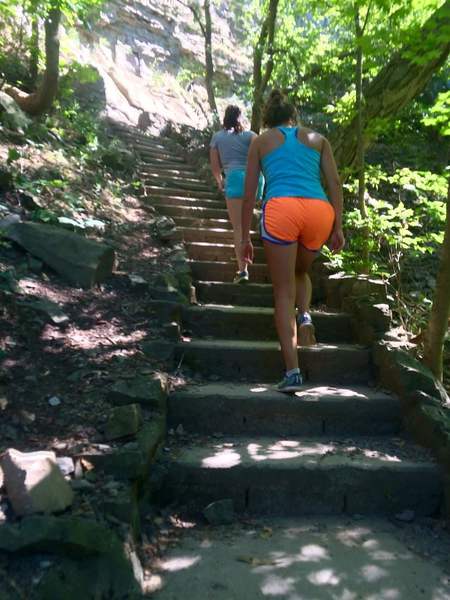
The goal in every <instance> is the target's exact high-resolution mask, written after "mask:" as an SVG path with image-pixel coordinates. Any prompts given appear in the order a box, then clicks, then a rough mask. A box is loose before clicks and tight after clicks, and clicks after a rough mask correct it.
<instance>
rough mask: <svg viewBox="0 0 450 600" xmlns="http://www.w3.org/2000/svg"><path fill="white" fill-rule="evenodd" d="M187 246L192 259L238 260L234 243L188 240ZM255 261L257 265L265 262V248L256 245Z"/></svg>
mask: <svg viewBox="0 0 450 600" xmlns="http://www.w3.org/2000/svg"><path fill="white" fill-rule="evenodd" d="M185 246H186V251H187V253H188V255H189V258H191V259H192V260H201V261H203V260H204V261H214V262H219V263H220V262H225V261H235V260H236V254H235V250H234V245H231V244H217V243H210V242H186V244H185ZM253 261H254V263H255V264H257V265H258V264H265V262H266V256H265V254H264V248H262V247H260V246H255V248H254V258H253Z"/></svg>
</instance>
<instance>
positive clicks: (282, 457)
mask: <svg viewBox="0 0 450 600" xmlns="http://www.w3.org/2000/svg"><path fill="white" fill-rule="evenodd" d="M177 450H178V451H179V454H178V456H177V457H176V458H175V461H176V462H178V463H179V464H182V463H184V464H186V465H190V466H195V467H196V468H200V469H208V470H209V469H211V470H216V469H218V470H222V469H235V468H236V469H248V468H256V469H259V470H260V469H264V468H270V469H280V470H285V469H293V470H296V469H298V468H299V467H307V468H318V469H327V468H335V467H339V466H353V467H356V468H376V469H378V468H384V469H392V470H396V471H402V470H405V469H407V470H409V469H415V468H417V466H418V465H420V468H426V469H430V470H432V471H434V472H435V473H436V474H438V472H439V467H438V465H437V464H436V463H435V462H434V460H433V459H432V457H431V454H430V453H429V452H428V451H427V450H425V449H424V448H421V447H420V446H417V445H415V444H413V443H412V442H410V441H407V440H405V439H403V438H401V437H390V436H353V437H352V438H351V439H349V438H348V436H342V437H339V436H333V437H330V438H329V437H327V436H320V437H310V438H306V437H301V438H298V437H293V436H287V437H279V436H252V437H247V436H231V435H222V436H221V438H220V439H217V438H216V437H214V436H210V437H203V439H201V440H200V441H199V442H192V443H191V444H189V445H188V446H183V447H178V448H177Z"/></svg>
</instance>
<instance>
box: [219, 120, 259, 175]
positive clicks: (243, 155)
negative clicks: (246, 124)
mask: <svg viewBox="0 0 450 600" xmlns="http://www.w3.org/2000/svg"><path fill="white" fill-rule="evenodd" d="M255 136H256V133H255V132H254V131H242V132H241V133H234V131H233V130H230V131H227V130H226V129H221V130H220V131H217V132H216V133H215V134H214V135H213V136H212V139H211V143H210V147H211V148H216V149H217V150H218V151H219V156H220V162H221V163H222V167H223V170H224V171H225V174H226V173H228V171H231V170H233V169H243V170H245V169H246V168H247V155H248V149H249V146H250V142H251V141H252V139H253V138H254V137H255Z"/></svg>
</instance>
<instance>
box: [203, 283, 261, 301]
mask: <svg viewBox="0 0 450 600" xmlns="http://www.w3.org/2000/svg"><path fill="white" fill-rule="evenodd" d="M195 289H196V290H197V300H198V301H199V302H202V303H205V304H227V305H230V306H253V307H255V306H265V307H272V306H273V295H272V285H271V284H268V283H247V284H245V285H236V284H234V283H229V282H227V283H223V282H220V281H197V282H196V283H195Z"/></svg>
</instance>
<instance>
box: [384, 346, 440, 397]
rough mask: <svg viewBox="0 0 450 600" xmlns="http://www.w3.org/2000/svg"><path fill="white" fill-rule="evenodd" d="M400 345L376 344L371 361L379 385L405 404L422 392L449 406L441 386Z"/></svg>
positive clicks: (431, 374)
mask: <svg viewBox="0 0 450 600" xmlns="http://www.w3.org/2000/svg"><path fill="white" fill-rule="evenodd" d="M401 345H402V342H388V341H386V340H382V341H381V342H378V343H377V344H376V345H375V347H374V362H375V365H376V366H377V367H378V371H379V378H380V382H381V384H382V385H383V386H384V387H387V388H390V389H392V390H394V391H395V392H396V393H397V394H398V395H399V396H400V399H401V400H402V401H403V402H404V403H406V404H409V403H411V401H412V399H413V398H414V396H415V395H416V394H417V392H424V393H425V394H428V395H429V396H431V397H432V398H436V399H437V400H438V401H439V402H440V403H441V404H442V405H443V406H450V399H449V396H448V394H447V392H446V391H445V389H444V387H443V385H442V384H441V383H440V382H439V381H438V380H437V379H436V378H435V377H434V375H433V373H432V372H431V371H430V370H429V369H428V368H427V367H426V366H425V365H423V364H422V363H421V362H420V361H418V360H417V359H415V358H414V357H413V356H411V354H410V353H409V352H407V351H406V350H404V349H403V348H402V347H401Z"/></svg>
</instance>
